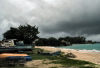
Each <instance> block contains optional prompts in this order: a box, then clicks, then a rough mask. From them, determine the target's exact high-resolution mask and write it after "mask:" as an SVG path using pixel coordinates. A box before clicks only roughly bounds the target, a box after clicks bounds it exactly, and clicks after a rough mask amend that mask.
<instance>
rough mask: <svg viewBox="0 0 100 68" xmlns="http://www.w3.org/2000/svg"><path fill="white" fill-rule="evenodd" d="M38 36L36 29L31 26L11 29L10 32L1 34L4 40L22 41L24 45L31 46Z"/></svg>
mask: <svg viewBox="0 0 100 68" xmlns="http://www.w3.org/2000/svg"><path fill="white" fill-rule="evenodd" d="M37 34H39V31H38V28H36V26H31V25H28V24H27V25H20V26H19V27H18V28H14V27H11V28H10V30H8V31H7V32H5V33H4V34H3V36H4V38H6V39H18V40H24V43H25V44H31V43H32V41H34V40H35V39H36V38H38V36H37Z"/></svg>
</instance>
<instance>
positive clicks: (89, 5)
mask: <svg viewBox="0 0 100 68" xmlns="http://www.w3.org/2000/svg"><path fill="white" fill-rule="evenodd" d="M99 6H100V1H99V0H0V36H1V35H2V33H4V32H5V31H6V30H8V29H9V28H10V27H11V26H14V27H18V26H19V25H20V24H26V23H28V24H31V25H37V26H38V27H39V31H40V32H41V34H39V36H40V37H50V36H53V37H60V36H70V35H72V36H74V35H89V36H88V37H89V39H95V40H96V38H97V37H99V36H100V31H99V29H100V7H99ZM2 26H3V27H2ZM94 36H97V37H94ZM99 38H100V37H99Z"/></svg>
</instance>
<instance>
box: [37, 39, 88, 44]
mask: <svg viewBox="0 0 100 68" xmlns="http://www.w3.org/2000/svg"><path fill="white" fill-rule="evenodd" d="M84 43H86V38H85V37H63V38H59V39H56V38H54V37H51V38H39V40H38V41H37V42H36V45H37V46H69V45H71V44H84Z"/></svg>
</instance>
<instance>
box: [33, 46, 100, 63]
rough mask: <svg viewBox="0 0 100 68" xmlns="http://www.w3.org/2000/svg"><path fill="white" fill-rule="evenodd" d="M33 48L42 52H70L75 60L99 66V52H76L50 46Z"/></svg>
mask: <svg viewBox="0 0 100 68" xmlns="http://www.w3.org/2000/svg"><path fill="white" fill-rule="evenodd" d="M35 48H40V49H43V50H47V51H51V52H55V51H58V50H60V51H61V52H64V53H65V54H67V53H69V52H71V53H73V54H75V55H76V56H77V57H76V58H75V59H78V60H84V61H89V62H92V63H95V64H100V52H96V51H95V50H94V51H93V50H76V49H66V48H56V47H51V46H35Z"/></svg>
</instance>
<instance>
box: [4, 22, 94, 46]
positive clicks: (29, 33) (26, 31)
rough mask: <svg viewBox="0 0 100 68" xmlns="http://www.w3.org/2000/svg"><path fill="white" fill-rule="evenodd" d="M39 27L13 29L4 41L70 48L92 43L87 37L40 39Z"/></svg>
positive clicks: (25, 26)
mask: <svg viewBox="0 0 100 68" xmlns="http://www.w3.org/2000/svg"><path fill="white" fill-rule="evenodd" d="M39 33H40V32H39V31H38V27H36V26H31V25H29V24H27V25H20V26H19V27H17V28H15V27H11V28H10V29H9V30H8V31H6V32H5V33H4V34H3V36H4V39H17V40H20V41H22V40H23V41H24V43H25V44H32V43H33V41H35V40H36V39H38V41H35V44H36V45H38V46H68V45H71V44H84V43H92V41H91V40H90V41H86V38H85V37H69V36H68V37H61V38H58V39H56V38H54V37H51V38H39V37H38V34H39Z"/></svg>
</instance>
